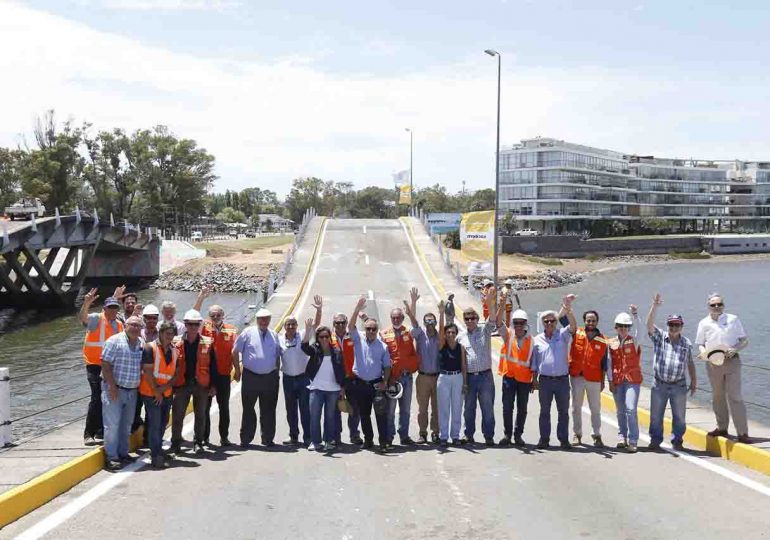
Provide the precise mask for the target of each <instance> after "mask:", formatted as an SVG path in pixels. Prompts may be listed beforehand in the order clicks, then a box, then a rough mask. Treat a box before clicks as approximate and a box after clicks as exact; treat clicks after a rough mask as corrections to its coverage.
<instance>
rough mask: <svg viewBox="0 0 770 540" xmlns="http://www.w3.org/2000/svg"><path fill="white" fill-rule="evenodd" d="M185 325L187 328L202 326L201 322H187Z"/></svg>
mask: <svg viewBox="0 0 770 540" xmlns="http://www.w3.org/2000/svg"><path fill="white" fill-rule="evenodd" d="M184 325H185V326H200V325H201V323H199V322H185V323H184Z"/></svg>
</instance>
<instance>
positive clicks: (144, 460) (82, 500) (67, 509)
mask: <svg viewBox="0 0 770 540" xmlns="http://www.w3.org/2000/svg"><path fill="white" fill-rule="evenodd" d="M327 223H328V221H327V222H324V226H323V229H322V230H321V240H320V241H319V244H318V253H317V255H316V259H315V262H314V264H313V268H312V270H311V271H310V277H309V279H308V282H307V283H306V284H305V287H306V288H305V291H303V294H302V296H301V297H300V301H299V304H297V308H298V309H297V313H302V310H303V309H304V307H305V303H306V302H307V298H308V296H309V291H310V290H311V289H312V285H313V281H314V280H315V274H316V271H317V269H318V261H319V260H320V259H321V251H322V250H323V242H324V238H325V235H326V224H327ZM240 393H241V383H240V382H237V383H234V384H233V386H232V392H231V394H230V400H231V401H232V400H233V399H235V398H236V397H238V395H239V394H240ZM211 412H212V413H214V414H216V413H217V412H219V406H218V405H217V403H216V401H215V402H214V403H212V404H211ZM194 428H195V418H194V417H191V418H189V419H188V420H187V421H186V422H185V424H184V430H183V431H182V433H183V435H186V436H189V435H190V434H191V433H192V432H193V431H194ZM149 455H150V453H149V452H145V453H143V454H142V455H140V456H139V459H137V461H136V462H134V463H132V464H131V465H129V466H127V467H125V468H124V469H122V470H120V471H119V472H117V473H114V474H111V475H110V476H109V478H106V479H104V480H102V481H101V482H99V483H98V484H96V485H95V486H94V487H92V488H91V489H89V490H88V491H86V492H85V493H83V494H82V495H79V496H78V497H76V498H75V499H74V500H72V501H70V502H69V503H67V504H65V505H64V506H63V507H62V508H60V509H59V510H57V511H56V512H54V513H52V514H51V515H49V516H47V517H45V518H43V519H42V520H40V521H39V522H37V523H36V524H35V525H33V526H32V527H30V528H29V529H27V530H25V531H24V532H22V533H21V534H19V535H18V536H17V537H16V538H18V539H20V540H36V539H37V538H41V537H42V536H44V535H45V534H47V533H49V532H51V531H52V530H54V529H55V528H57V527H58V526H60V525H61V524H62V523H64V522H65V521H67V520H68V519H69V518H71V517H72V516H74V515H76V514H77V513H78V512H80V511H81V510H83V509H84V508H86V507H87V506H88V505H90V504H91V503H92V502H94V501H96V500H97V499H98V498H99V497H101V496H102V495H105V494H107V493H109V492H110V491H111V490H112V488H114V487H115V486H117V485H119V484H121V483H123V482H125V481H126V480H128V478H129V477H130V476H131V475H133V474H134V473H135V472H136V471H138V470H140V469H142V468H143V467H144V466H146V465H149V464H150V461H149ZM43 507H45V505H44V506H43ZM41 508H42V507H41Z"/></svg>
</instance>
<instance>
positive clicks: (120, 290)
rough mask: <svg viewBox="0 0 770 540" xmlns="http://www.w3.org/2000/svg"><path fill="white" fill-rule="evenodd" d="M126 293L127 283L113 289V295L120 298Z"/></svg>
mask: <svg viewBox="0 0 770 540" xmlns="http://www.w3.org/2000/svg"><path fill="white" fill-rule="evenodd" d="M125 293H126V286H125V285H119V286H117V287H115V290H114V291H113V293H112V296H114V297H115V298H117V299H118V300H121V299H122V298H123V295H124V294H125Z"/></svg>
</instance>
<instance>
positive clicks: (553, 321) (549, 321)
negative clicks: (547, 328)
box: [543, 319, 556, 324]
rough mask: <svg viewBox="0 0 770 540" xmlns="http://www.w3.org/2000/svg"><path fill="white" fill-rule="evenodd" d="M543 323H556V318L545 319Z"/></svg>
mask: <svg viewBox="0 0 770 540" xmlns="http://www.w3.org/2000/svg"><path fill="white" fill-rule="evenodd" d="M543 324H556V319H543Z"/></svg>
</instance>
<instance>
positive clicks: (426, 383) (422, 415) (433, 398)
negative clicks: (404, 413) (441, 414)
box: [416, 373, 438, 437]
mask: <svg viewBox="0 0 770 540" xmlns="http://www.w3.org/2000/svg"><path fill="white" fill-rule="evenodd" d="M437 382H438V375H424V374H422V373H418V374H417V382H416V385H417V408H418V412H417V425H418V426H419V428H420V435H422V436H424V437H427V436H428V402H430V432H431V435H436V436H438V399H437V398H438V395H437V393H436V383H437Z"/></svg>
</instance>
